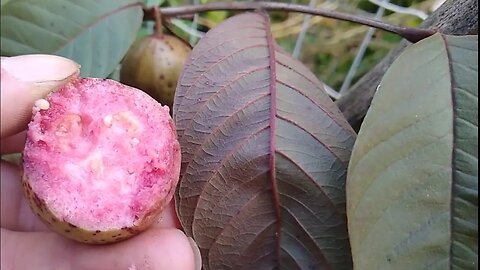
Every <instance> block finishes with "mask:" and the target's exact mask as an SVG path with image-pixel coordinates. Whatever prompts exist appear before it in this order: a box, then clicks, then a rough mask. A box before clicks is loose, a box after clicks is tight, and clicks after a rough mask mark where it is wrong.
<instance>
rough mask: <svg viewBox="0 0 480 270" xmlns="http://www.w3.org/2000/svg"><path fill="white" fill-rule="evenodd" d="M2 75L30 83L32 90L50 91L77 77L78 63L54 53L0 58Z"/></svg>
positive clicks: (78, 71)
mask: <svg viewBox="0 0 480 270" xmlns="http://www.w3.org/2000/svg"><path fill="white" fill-rule="evenodd" d="M1 61H2V62H1V68H2V77H3V76H4V75H3V73H7V74H8V75H9V76H10V77H13V78H14V79H16V80H18V81H21V82H24V83H28V84H31V86H32V87H33V88H35V89H34V90H35V91H36V90H38V91H41V92H45V91H46V92H50V91H54V90H56V88H59V87H60V86H62V85H64V84H65V83H67V82H69V81H71V80H73V79H75V78H76V77H78V75H79V73H80V65H79V64H77V63H75V62H74V61H72V60H70V59H67V58H64V57H61V56H56V55H46V54H28V55H21V56H13V57H2V58H1Z"/></svg>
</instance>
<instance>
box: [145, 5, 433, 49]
mask: <svg viewBox="0 0 480 270" xmlns="http://www.w3.org/2000/svg"><path fill="white" fill-rule="evenodd" d="M219 10H240V11H244V10H267V11H268V10H271V11H288V12H299V13H305V14H311V15H316V16H322V17H326V18H332V19H338V20H343V21H348V22H353V23H359V24H362V25H366V26H370V27H375V28H377V29H381V30H384V31H387V32H391V33H394V34H397V35H399V36H401V37H403V38H405V39H407V40H408V41H410V42H417V41H420V40H422V39H424V38H426V37H429V36H431V35H433V34H434V33H435V31H433V30H431V29H420V28H410V27H402V26H397V25H393V24H389V23H386V22H381V21H378V20H374V19H370V18H367V17H362V16H357V15H353V14H348V13H343V12H338V11H334V10H326V9H321V8H316V7H309V6H304V5H296V4H288V3H277V2H212V3H207V4H203V5H190V6H179V7H166V8H162V9H161V11H162V16H165V17H176V16H184V15H190V14H196V13H201V12H207V11H219ZM154 13H155V11H154V9H149V10H145V17H144V19H145V20H153V19H154Z"/></svg>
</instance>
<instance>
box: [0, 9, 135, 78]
mask: <svg viewBox="0 0 480 270" xmlns="http://www.w3.org/2000/svg"><path fill="white" fill-rule="evenodd" d="M141 21H142V7H141V4H140V3H138V1H137V0H117V1H107V0H102V1H95V0H72V1H67V0H46V1H35V0H16V1H11V2H9V3H7V4H5V5H4V6H2V10H1V53H2V55H5V56H13V55H20V54H31V53H46V54H56V55H61V56H65V57H68V58H70V59H73V60H75V61H76V62H78V63H79V64H81V65H82V69H81V75H82V76H84V77H102V78H104V77H106V76H108V74H110V73H111V72H112V71H113V70H114V69H115V67H116V66H117V64H118V63H119V62H120V60H121V59H122V58H123V56H124V55H125V53H126V52H127V50H128V48H129V47H130V45H131V44H132V43H133V41H134V39H135V37H136V34H137V31H138V29H139V28H140V24H141Z"/></svg>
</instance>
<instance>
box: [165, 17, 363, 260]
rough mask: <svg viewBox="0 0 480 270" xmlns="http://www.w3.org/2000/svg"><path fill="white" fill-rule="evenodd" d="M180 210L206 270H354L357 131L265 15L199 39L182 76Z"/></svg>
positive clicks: (177, 108)
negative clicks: (350, 190)
mask: <svg viewBox="0 0 480 270" xmlns="http://www.w3.org/2000/svg"><path fill="white" fill-rule="evenodd" d="M173 110H174V120H175V123H176V126H177V131H178V136H179V140H180V144H181V147H182V170H181V179H180V184H179V187H178V189H177V194H176V206H177V212H178V214H179V218H180V220H181V223H182V226H183V227H184V229H185V231H186V233H187V234H188V235H189V236H192V237H193V238H194V239H195V241H196V243H197V244H198V246H199V248H200V250H201V253H202V257H203V266H204V268H205V269H276V268H278V267H279V266H281V267H282V268H285V269H351V267H352V262H351V255H350V246H349V241H348V236H347V225H346V222H347V221H346V215H345V211H346V210H345V179H346V172H347V171H346V170H347V164H348V161H349V157H350V154H351V148H352V147H353V143H354V140H355V137H356V134H355V133H354V131H353V130H352V129H351V127H350V126H349V125H348V123H347V122H346V120H345V119H344V118H343V116H342V114H341V112H340V111H339V109H338V108H337V107H336V106H335V105H334V103H333V102H332V100H331V99H330V98H329V97H328V95H327V94H326V93H325V91H324V89H323V84H322V83H321V82H320V81H318V80H317V78H316V77H315V76H314V75H313V74H312V73H311V72H310V71H309V70H308V69H307V68H306V67H305V66H303V65H302V64H301V63H300V62H297V61H296V60H294V59H293V58H292V57H291V56H289V55H288V54H286V53H285V52H284V51H283V50H281V49H280V48H279V47H278V46H277V45H276V43H275V41H274V39H273V38H272V35H271V32H270V23H269V19H268V17H267V16H266V15H264V14H257V13H245V14H241V15H237V16H234V17H232V18H230V19H228V20H226V21H225V22H223V23H222V24H220V25H219V26H218V27H216V28H214V29H212V30H211V31H209V32H208V33H207V34H206V36H205V37H204V38H202V39H201V41H200V42H199V43H198V44H197V45H196V46H195V48H194V49H193V51H192V53H191V55H190V57H189V60H188V61H187V63H186V66H185V68H184V70H183V73H182V75H181V77H180V80H179V83H178V85H177V90H176V96H175V101H174V108H173Z"/></svg>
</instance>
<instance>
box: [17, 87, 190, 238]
mask: <svg viewBox="0 0 480 270" xmlns="http://www.w3.org/2000/svg"><path fill="white" fill-rule="evenodd" d="M179 166H180V147H179V144H178V141H177V138H176V132H175V127H174V125H173V122H172V119H171V117H170V115H169V109H168V107H167V106H161V105H160V104H159V103H157V102H156V101H155V100H153V99H152V98H150V97H149V96H148V95H146V94H145V93H143V92H141V91H140V90H137V89H135V88H131V87H128V86H125V85H122V84H120V83H118V82H115V81H112V80H104V79H92V78H88V79H87V78H85V79H79V80H77V81H75V82H73V83H70V84H68V85H67V86H65V87H64V88H62V89H61V90H59V91H57V92H55V93H52V94H50V95H49V96H48V97H47V98H46V99H45V100H42V101H39V102H37V103H36V106H35V108H34V116H33V119H32V122H31V123H30V124H29V127H28V133H27V142H26V146H25V150H24V153H23V167H24V179H25V181H27V182H28V184H29V186H30V188H31V190H32V191H33V193H34V194H35V196H36V197H38V199H39V200H40V201H41V202H42V203H43V204H44V205H45V207H46V208H47V209H48V210H49V212H51V214H52V215H54V216H55V218H56V219H58V220H59V221H61V222H66V223H68V224H72V225H73V226H76V227H79V228H82V229H83V230H87V231H109V230H118V229H122V228H135V227H145V225H148V224H147V223H152V222H153V220H154V218H155V216H156V215H158V214H159V212H160V211H161V210H162V209H163V207H164V206H165V205H167V204H168V202H169V201H170V200H171V198H172V196H173V192H174V189H175V186H176V184H177V182H178V177H179ZM40 209H41V207H40ZM40 215H42V213H40Z"/></svg>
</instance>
